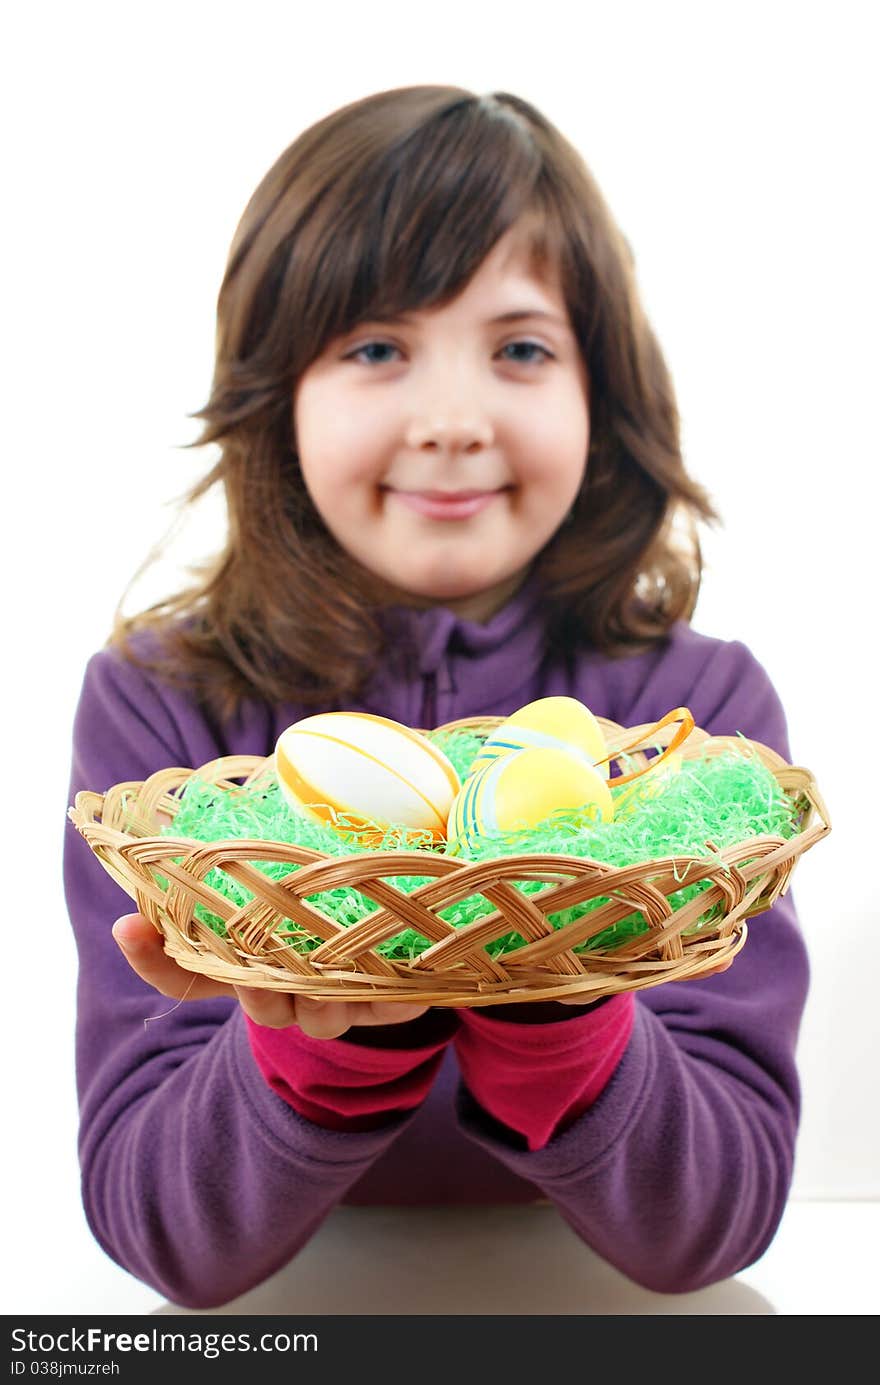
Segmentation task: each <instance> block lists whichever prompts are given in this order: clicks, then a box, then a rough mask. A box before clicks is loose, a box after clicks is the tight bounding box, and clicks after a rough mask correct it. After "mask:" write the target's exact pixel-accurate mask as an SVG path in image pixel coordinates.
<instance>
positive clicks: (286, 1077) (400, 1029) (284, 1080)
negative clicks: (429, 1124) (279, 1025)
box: [245, 1010, 457, 1130]
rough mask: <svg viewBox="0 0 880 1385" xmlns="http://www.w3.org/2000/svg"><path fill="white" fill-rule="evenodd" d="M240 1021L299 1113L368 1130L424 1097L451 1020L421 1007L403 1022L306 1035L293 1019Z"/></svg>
mask: <svg viewBox="0 0 880 1385" xmlns="http://www.w3.org/2000/svg"><path fill="white" fill-rule="evenodd" d="M245 1023H246V1025H247V1033H248V1039H249V1040H250V1046H251V1052H252V1053H253V1055H254V1059H255V1061H256V1064H257V1067H258V1068H259V1070H260V1072H261V1073H262V1075H263V1078H264V1080H265V1081H266V1082H267V1083H268V1084H269V1086H270V1087H271V1088H272V1090H273V1091H274V1092H275V1093H277V1095H278V1096H280V1097H281V1098H282V1100H283V1101H286V1102H287V1104H288V1105H289V1106H292V1107H293V1109H294V1110H295V1111H298V1112H299V1114H300V1115H301V1116H304V1117H305V1118H306V1120H310V1121H311V1122H312V1123H313V1124H314V1125H320V1126H323V1127H324V1128H325V1129H328V1130H374V1129H377V1128H378V1127H379V1126H382V1125H388V1124H391V1123H393V1122H394V1121H395V1120H397V1119H399V1117H400V1116H402V1115H405V1114H406V1113H407V1112H409V1111H412V1110H414V1109H415V1107H417V1106H418V1105H419V1104H420V1103H421V1102H422V1101H423V1100H424V1098H425V1096H427V1093H428V1090H429V1088H430V1086H431V1083H432V1081H433V1080H434V1077H435V1076H436V1074H437V1070H438V1068H439V1066H440V1063H441V1061H442V1057H443V1050H444V1049H445V1047H446V1045H447V1043H448V1042H449V1040H450V1038H451V1037H452V1033H453V1032H454V1029H455V1027H456V1025H457V1019H456V1018H455V1016H454V1015H453V1014H451V1013H449V1012H447V1013H446V1014H445V1015H443V1014H442V1013H441V1012H439V1011H431V1010H429V1011H428V1012H427V1013H426V1014H425V1015H423V1016H421V1018H420V1019H418V1020H414V1021H412V1022H410V1023H404V1024H401V1025H383V1026H376V1027H375V1028H372V1029H371V1028H369V1027H363V1028H359V1029H357V1030H355V1029H352V1030H349V1031H348V1032H349V1034H350V1035H351V1036H352V1038H351V1040H349V1038H348V1036H347V1035H346V1036H342V1037H340V1038H338V1039H313V1038H311V1037H310V1036H309V1035H308V1034H305V1033H303V1031H302V1030H301V1029H300V1028H299V1027H298V1026H297V1025H295V1024H294V1025H290V1026H289V1027H288V1028H286V1029H270V1028H267V1027H266V1026H265V1025H261V1024H255V1023H254V1021H253V1020H251V1019H250V1018H249V1017H248V1016H247V1015H245ZM373 1037H374V1043H375V1046H373V1045H371V1038H373ZM384 1043H387V1044H388V1045H389V1046H388V1047H384V1046H382V1045H383V1044H384ZM405 1045H408V1046H405Z"/></svg>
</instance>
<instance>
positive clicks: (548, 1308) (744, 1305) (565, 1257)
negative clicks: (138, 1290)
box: [152, 1202, 880, 1316]
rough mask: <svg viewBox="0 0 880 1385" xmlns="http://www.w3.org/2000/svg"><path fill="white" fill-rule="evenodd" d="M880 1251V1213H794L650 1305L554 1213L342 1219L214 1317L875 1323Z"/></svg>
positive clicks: (806, 1209)
mask: <svg viewBox="0 0 880 1385" xmlns="http://www.w3.org/2000/svg"><path fill="white" fill-rule="evenodd" d="M878 1247H880V1202H791V1203H789V1206H788V1208H787V1209H786V1212H785V1216H784V1218H783V1221H782V1223H781V1225H780V1228H779V1231H778V1232H777V1235H776V1237H775V1239H774V1241H773V1243H772V1245H771V1246H770V1247H769V1249H768V1250H767V1251H766V1252H765V1254H764V1255H763V1256H762V1257H761V1259H760V1260H759V1261H757V1262H756V1263H755V1264H754V1265H753V1266H751V1267H750V1268H749V1269H748V1270H745V1271H743V1272H742V1273H741V1274H739V1275H737V1276H736V1277H735V1278H733V1279H728V1280H724V1281H723V1282H722V1283H720V1284H715V1285H712V1286H710V1287H709V1288H706V1289H701V1290H699V1291H697V1292H695V1293H685V1294H657V1293H653V1292H651V1291H649V1290H646V1289H642V1288H640V1287H639V1286H638V1285H636V1284H633V1283H632V1281H630V1280H629V1279H627V1278H625V1276H623V1275H621V1274H620V1273H618V1271H617V1270H615V1269H613V1268H612V1267H611V1266H610V1265H608V1264H606V1263H605V1262H604V1261H603V1260H601V1259H599V1257H598V1256H597V1255H595V1254H594V1253H593V1252H592V1251H591V1250H590V1249H589V1247H587V1246H586V1245H584V1244H583V1243H582V1242H581V1241H580V1240H579V1239H578V1238H577V1236H575V1234H574V1232H573V1231H572V1230H571V1229H570V1227H568V1226H567V1225H566V1223H565V1222H564V1221H563V1220H562V1219H561V1217H560V1216H559V1214H558V1212H557V1211H556V1209H555V1208H554V1207H552V1206H550V1205H540V1206H526V1207H488V1208H471V1207H466V1208H462V1207H425V1208H412V1207H408V1208H397V1207H339V1208H337V1209H336V1210H335V1211H334V1212H332V1213H331V1214H330V1216H329V1217H328V1218H327V1220H326V1221H325V1222H324V1223H323V1225H322V1226H321V1227H320V1229H319V1230H318V1232H317V1233H316V1234H315V1236H314V1237H313V1238H312V1240H311V1241H310V1242H309V1243H308V1244H307V1245H306V1246H304V1247H303V1249H302V1251H301V1252H300V1253H299V1255H298V1256H296V1258H295V1259H294V1260H293V1261H291V1263H290V1264H289V1265H288V1266H286V1268H285V1269H284V1270H282V1271H280V1272H279V1273H278V1274H276V1275H274V1276H273V1277H272V1278H271V1279H269V1280H267V1281H266V1282H265V1283H264V1284H262V1285H261V1286H260V1287H259V1288H257V1289H254V1290H252V1291H251V1292H249V1293H247V1294H243V1295H242V1296H241V1297H240V1298H237V1299H235V1300H233V1301H232V1302H231V1303H228V1304H226V1305H224V1307H222V1308H217V1309H213V1310H210V1311H211V1312H212V1313H216V1314H223V1313H230V1314H231V1313H242V1314H249V1315H253V1316H259V1315H261V1314H275V1313H301V1314H304V1315H309V1314H347V1313H352V1314H396V1313H406V1314H453V1315H464V1314H467V1315H473V1314H478V1315H483V1314H485V1315H492V1314H520V1313H523V1314H525V1313H532V1314H540V1315H548V1316H549V1315H558V1314H578V1315H644V1314H652V1315H656V1314H704V1313H705V1314H715V1315H718V1314H785V1315H788V1314H809V1315H810V1316H813V1315H829V1314H842V1315H850V1314H875V1313H876V1312H877V1311H878V1309H880V1276H878V1271H877V1256H878ZM152 1312H153V1314H158V1315H175V1316H181V1315H186V1313H187V1310H186V1309H183V1308H179V1307H177V1306H175V1305H173V1304H168V1303H165V1304H160V1305H159V1306H158V1307H155V1308H154V1309H153V1310H152Z"/></svg>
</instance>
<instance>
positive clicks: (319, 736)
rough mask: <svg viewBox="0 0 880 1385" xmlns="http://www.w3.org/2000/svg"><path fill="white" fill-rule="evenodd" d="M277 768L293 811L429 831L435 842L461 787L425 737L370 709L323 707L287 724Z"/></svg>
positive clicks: (332, 821)
mask: <svg viewBox="0 0 880 1385" xmlns="http://www.w3.org/2000/svg"><path fill="white" fill-rule="evenodd" d="M275 768H276V772H277V775H278V784H279V787H280V789H281V792H282V793H283V795H284V797H285V799H286V800H287V802H288V803H289V804H290V806H291V808H293V809H294V811H295V812H298V813H304V814H305V815H306V816H307V817H310V818H312V819H314V820H317V821H318V822H323V823H324V824H325V825H327V826H331V827H337V826H338V827H340V828H341V829H342V830H345V829H346V828H347V827H349V826H350V825H352V823H354V825H355V826H356V827H362V826H364V825H367V826H373V825H374V824H376V825H378V826H380V827H387V826H388V825H390V824H394V825H398V824H400V825H403V826H405V827H410V828H414V829H422V830H424V829H427V830H428V831H430V832H431V834H432V836H433V837H434V839H435V840H437V841H442V840H443V839H444V838H445V835H446V820H447V817H448V815H449V809H450V807H451V806H452V801H453V799H454V798H455V795H456V794H457V793H458V791H459V789H460V787H461V781H460V780H459V777H458V775H457V774H456V771H455V769H454V768H453V766H452V764H451V763H450V761H449V760H448V759H447V758H446V756H445V755H444V754H443V752H442V751H441V750H439V749H438V748H437V746H436V745H434V744H433V743H432V742H431V741H429V740H428V738H427V737H426V736H423V735H421V734H420V732H418V731H413V730H411V728H410V727H408V726H404V725H402V724H401V723H400V722H397V721H392V720H390V718H388V717H380V716H374V715H372V714H371V713H369V712H319V713H317V714H316V715H314V716H309V717H304V718H303V719H302V721H298V722H295V723H294V725H293V726H288V728H287V730H286V731H282V733H281V735H280V736H279V738H278V742H277V744H276V746H275ZM338 814H343V815H344V816H345V821H344V822H337V815H338Z"/></svg>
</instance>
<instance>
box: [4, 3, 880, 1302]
mask: <svg viewBox="0 0 880 1385" xmlns="http://www.w3.org/2000/svg"><path fill="white" fill-rule="evenodd" d="M432 13H433V15H434V18H430V15H431V14H432ZM876 18H877V14H876V7H875V6H874V5H872V4H870V3H864V4H859V3H839V0H838V2H837V3H834V4H831V3H821V4H810V3H801V4H795V3H780V2H779V0H776V2H775V3H774V0H763V2H762V3H755V2H754V0H748V3H744V2H743V0H738V3H736V4H732V3H731V4H721V3H713V4H705V3H696V2H695V3H682V2H681V0H672V2H671V3H670V2H669V0H667V2H666V3H664V4H662V5H655V4H650V3H644V4H642V3H627V2H626V0H624V3H617V4H613V5H609V4H607V3H605V2H604V0H603V3H584V0H581V3H580V4H578V5H570V4H563V3H560V0H543V3H542V4H540V5H535V4H533V3H528V4H518V3H512V0H507V3H504V4H500V3H482V4H476V5H475V4H473V3H466V4H462V3H449V2H448V0H447V3H444V4H443V5H442V6H438V7H436V10H434V11H431V10H425V9H420V8H419V7H417V6H416V7H414V6H412V5H411V4H403V3H399V0H394V2H391V0H389V2H388V3H385V4H384V5H381V6H360V5H358V6H352V7H350V8H349V7H348V6H345V5H342V6H339V5H336V6H332V7H325V6H320V5H316V6H311V5H295V4H282V3H274V4H273V3H268V2H266V0H262V2H260V0H257V2H256V3H249V4H248V5H246V6H245V5H243V4H232V3H212V4H207V3H186V0H182V3H176V4H174V5H171V4H156V3H151V4H149V5H147V4H140V5H139V4H133V5H126V6H116V5H111V4H109V3H108V4H105V5H102V4H97V3H84V4H83V3H81V4H78V5H75V6H69V7H68V6H66V5H62V4H60V3H59V4H33V5H31V6H29V7H27V9H26V10H25V9H22V10H21V11H20V13H19V15H18V17H17V18H16V19H15V20H14V21H12V22H11V24H9V23H8V24H7V35H8V37H7V45H6V49H7V51H6V59H5V72H4V76H3V82H2V84H0V87H2V101H3V106H4V111H3V115H4V117H5V118H4V121H3V129H4V133H5V141H4V145H5V147H4V165H5V168H4V194H5V196H4V202H5V207H6V210H5V212H4V217H3V223H2V225H3V238H4V241H5V245H4V253H3V266H4V270H5V274H4V279H5V286H4V295H3V297H4V311H3V319H4V331H3V333H2V352H3V380H4V384H5V386H6V390H5V391H4V393H5V403H4V415H3V422H4V428H3V443H4V448H3V450H4V461H5V467H4V480H3V485H4V489H5V494H6V497H7V499H6V503H5V505H4V514H5V516H6V523H5V525H4V543H3V545H2V552H3V563H4V593H5V597H6V603H5V650H6V659H5V679H4V682H5V689H4V696H5V708H6V717H5V722H4V724H5V726H6V728H7V731H8V733H9V735H10V741H9V743H8V744H7V746H6V747H5V752H4V755H3V765H4V770H5V793H4V794H3V800H4V815H5V818H6V823H5V834H4V838H5V844H6V853H5V859H6V862H7V869H8V871H9V874H8V877H7V885H6V889H7V895H6V899H7V908H6V916H5V925H6V927H5V939H4V948H3V956H4V963H5V969H6V985H5V988H4V991H5V1001H6V1004H5V1006H4V1020H5V1022H6V1024H7V1026H8V1032H7V1036H6V1042H5V1046H4V1053H5V1063H4V1106H5V1110H6V1114H7V1125H6V1132H7V1133H6V1139H5V1141H4V1148H3V1188H4V1194H5V1197H4V1202H5V1206H4V1232H5V1240H6V1244H7V1247H9V1248H11V1249H10V1250H8V1251H7V1256H8V1258H7V1263H6V1265H5V1267H4V1268H5V1270H7V1271H8V1272H9V1274H8V1277H9V1281H10V1282H9V1284H8V1286H7V1287H6V1288H5V1289H4V1291H3V1296H2V1301H0V1311H2V1312H4V1313H7V1314H8V1313H12V1312H22V1313H51V1312H72V1313H87V1312H90V1311H107V1312H128V1311H131V1312H149V1311H150V1309H151V1308H152V1307H154V1306H155V1305H156V1304H158V1303H159V1302H160V1300H159V1298H158V1297H157V1296H156V1295H155V1294H154V1293H153V1292H152V1291H151V1290H149V1289H147V1288H145V1286H143V1285H141V1284H139V1283H138V1282H137V1281H136V1280H134V1279H132V1278H131V1276H129V1275H128V1274H127V1273H126V1272H125V1271H123V1270H121V1269H119V1268H118V1267H117V1266H116V1265H114V1264H113V1263H112V1262H111V1261H109V1260H108V1259H107V1257H106V1256H105V1255H104V1254H103V1252H102V1251H100V1250H99V1249H98V1248H97V1246H96V1245H95V1243H94V1242H93V1240H92V1237H91V1233H90V1232H89V1230H88V1227H87V1226H86V1223H85V1221H84V1218H83V1216H82V1212H81V1210H80V1204H79V1189H78V1172H77V1164H76V1150H75V1139H76V1103H75V1092H74V1080H73V1023H74V986H75V978H76V957H75V951H74V947H73V943H72V939H71V935H70V931H69V924H68V921H67V916H66V911H65V906H64V899H63V894H62V888H61V873H60V853H61V844H62V838H63V833H64V831H65V830H67V829H66V823H65V810H66V807H67V803H66V792H67V778H68V772H69V739H70V731H71V723H72V718H73V713H74V708H75V704H76V699H77V696H78V693H79V687H80V681H81V678H82V672H83V668H84V664H85V661H86V659H87V658H88V656H89V655H90V654H91V653H92V652H93V651H94V650H95V649H97V648H98V647H100V645H102V644H103V643H104V641H105V639H106V637H107V635H108V633H109V628H110V621H111V617H112V612H113V609H114V607H115V605H116V602H117V600H118V598H119V597H120V595H121V593H122V591H123V589H124V587H125V585H126V584H127V583H128V581H129V580H130V579H131V577H132V576H133V574H134V572H135V570H136V569H137V568H138V566H139V565H140V564H141V562H142V560H143V559H144V557H145V556H146V554H147V552H148V550H149V549H150V548H151V547H152V545H153V544H154V543H155V542H156V541H157V540H158V539H160V538H161V536H162V535H163V533H165V532H166V531H167V529H168V527H169V525H170V524H171V523H172V521H173V518H174V513H175V512H174V505H173V502H174V500H175V498H176V497H177V496H179V495H180V494H182V492H183V491H184V490H185V489H186V488H187V487H188V486H189V485H191V484H192V483H193V481H194V480H195V479H196V477H197V476H199V475H201V474H202V473H203V472H204V471H205V470H207V469H208V467H209V466H210V464H211V463H212V462H213V460H214V452H213V449H208V450H207V454H206V453H204V452H203V453H199V452H189V453H185V452H183V451H181V450H180V448H181V447H182V445H183V444H185V443H187V442H189V441H191V440H192V439H193V438H194V437H195V436H196V433H197V431H198V430H197V425H196V422H195V421H193V420H190V419H188V418H187V417H186V415H187V414H188V413H191V412H192V411H194V410H196V409H198V408H200V407H202V405H203V404H204V403H205V401H206V399H207V395H208V389H209V384H210V376H211V367H212V360H211V353H212V347H213V332H214V311H215V301H216V294H217V290H218V288H219V283H220V278H221V275H222V271H223V267H224V263H225V258H226V254H227V251H228V247H229V242H230V239H231V236H232V233H233V231H234V228H235V225H236V223H237V221H238V218H239V216H240V215H241V212H242V210H243V208H244V205H245V203H246V201H247V199H248V198H249V196H250V194H251V192H252V191H253V188H254V187H255V186H256V184H257V182H258V181H259V179H260V178H261V177H262V176H263V174H264V173H265V171H266V170H267V169H268V168H269V166H270V165H271V164H272V163H273V162H274V160H275V159H276V158H277V156H278V155H279V154H280V153H281V151H282V150H283V149H284V148H285V147H286V146H287V145H288V144H289V143H290V142H291V141H292V140H293V139H295V138H296V136H297V135H298V134H300V133H301V132H302V131H303V130H304V129H305V128H306V127H307V126H308V125H310V124H311V123H313V122H314V121H315V120H317V119H319V118H321V117H322V116H324V115H325V114H327V113H329V112H330V111H331V110H333V109H335V108H336V107H338V106H340V105H343V104H345V103H347V102H349V101H351V100H354V99H357V98H359V97H361V96H365V95H367V94H369V93H371V92H374V91H379V90H382V89H384V88H389V87H395V86H408V85H412V84H416V83H421V82H425V83H440V84H451V85H457V86H463V87H466V88H469V89H470V90H472V91H475V92H477V93H483V92H488V91H492V90H508V91H511V92H514V93H516V94H518V95H520V96H522V97H525V98H526V99H527V100H529V101H531V102H533V103H534V104H535V105H537V106H538V107H539V108H540V109H541V110H542V111H543V112H544V113H545V114H546V115H547V116H548V117H549V118H550V119H551V120H552V121H553V122H554V123H555V124H556V125H557V126H558V127H559V128H560V129H561V130H562V131H563V133H564V134H566V135H567V137H568V138H569V139H570V140H571V141H572V142H573V143H574V144H575V145H576V146H577V147H578V148H579V149H580V151H581V152H582V154H583V155H584V157H585V159H586V161H587V163H588V165H589V166H590V168H591V169H592V171H593V173H594V174H595V175H596V177H597V179H598V181H599V184H600V186H601V187H602V188H603V190H604V192H605V195H606V197H607V199H608V201H609V203H610V205H611V208H612V210H613V212H614V214H615V215H616V217H617V219H618V221H619V223H620V225H621V227H622V229H623V230H624V233H625V234H626V236H627V238H628V239H629V241H630V243H631V244H632V246H633V248H634V250H635V253H636V258H637V270H638V276H639V281H640V284H641V288H642V292H643V296H644V300H645V304H646V307H647V310H648V313H649V316H650V317H651V319H652V322H653V324H654V327H655V329H656V331H657V333H658V336H659V338H660V341H661V345H662V346H663V349H664V351H665V354H666V357H667V360H668V362H669V365H670V368H671V370H672V373H673V377H674V380H675V384H676V388H677V392H678V399H679V405H680V409H681V415H682V420H683V429H684V444H685V457H686V462H687V464H688V466H689V468H690V470H691V471H692V472H693V474H694V475H695V476H696V477H697V478H698V479H700V480H701V481H702V482H703V483H704V484H705V485H706V486H707V487H708V489H709V491H710V493H711V495H712V496H713V498H714V500H715V502H716V504H717V507H718V508H719V509H720V511H721V514H722V516H723V517H724V520H725V526H724V528H723V529H720V530H718V531H715V532H712V531H709V532H708V533H707V532H706V531H703V544H704V552H705V555H706V559H707V564H706V575H705V581H704V589H703V593H702V594H701V597H700V602H699V606H698V609H697V613H696V616H695V619H694V622H693V623H694V625H695V626H696V628H697V629H699V630H701V631H703V632H705V633H707V634H711V635H715V636H719V637H722V638H731V639H741V640H744V641H745V642H746V643H747V644H748V645H749V646H750V647H751V649H752V650H753V651H754V653H755V654H756V655H757V656H758V658H759V659H760V660H761V661H762V662H763V663H764V665H765V667H766V668H767V670H768V672H769V673H770V675H771V677H772V678H773V680H774V682H775V683H776V686H777V688H778V690H779V692H780V695H781V696H782V699H783V702H784V704H785V706H786V709H787V712H788V717H789V729H790V737H791V744H792V753H793V758H794V760H795V762H796V763H802V764H806V765H808V766H809V767H810V768H811V769H812V770H813V772H814V773H815V775H816V777H817V780H818V783H819V785H820V788H821V789H822V791H823V793H824V795H825V798H826V800H827V803H828V806H829V809H830V813H831V818H832V822H833V825H834V830H833V833H832V835H831V836H830V837H829V838H828V839H827V840H826V841H824V842H822V843H820V845H819V846H818V847H817V848H816V849H815V850H814V852H812V853H810V854H808V855H807V856H805V857H804V858H803V859H802V861H801V862H800V863H799V865H798V868H797V872H796V875H795V881H794V888H793V893H794V897H795V899H796V902H797V905H798V908H799V913H800V917H801V920H802V923H803V927H804V930H805V932H806V935H807V939H808V943H809V947H810V952H811V957H812V968H813V982H812V990H811V994H810V1000H809V1005H808V1009H807V1013H806V1017H805V1022H804V1027H803V1031H802V1042H801V1048H800V1061H801V1067H802V1074H803V1084H804V1115H803V1126H802V1135H801V1140H800V1146H799V1153H798V1161H797V1168H796V1177H795V1201H796V1202H797V1201H801V1202H803V1201H810V1200H821V1201H823V1202H835V1201H838V1200H840V1201H852V1200H866V1201H868V1200H876V1199H878V1198H880V1159H878V1150H880V1128H878V1115H877V1106H878V1103H877V1085H876V1052H877V1042H878V1038H880V1026H878V1022H877V1001H876V983H875V975H874V968H875V966H876V953H875V949H876V948H877V947H878V942H877V937H878V923H880V918H878V907H877V902H876V890H875V889H874V887H873V883H872V882H873V878H874V877H873V871H874V868H875V864H876V856H877V848H876V845H875V843H876V826H875V823H876V808H875V803H876V786H877V783H878V767H877V738H876V734H875V731H876V720H877V712H878V699H877V693H876V670H877V658H876V654H875V652H874V649H873V645H874V642H875V638H876V635H875V632H876V627H877V600H876V586H875V582H876V577H875V573H876V568H875V561H876V555H877V549H878V542H877V524H878V504H877V502H878V485H877V473H878V463H880V455H878V450H880V449H878V427H877V383H876V382H877V375H878V351H877V331H878V328H877V322H878V310H880V295H878V271H877V254H876V252H877V245H878V243H880V225H878V215H877V210H876V205H877V203H876V135H877V129H878V114H880V112H878V106H877V101H876V96H874V95H872V89H873V90H874V91H876V67H875V55H876V50H875V48H874V45H873V41H872V38H873V36H872V33H871V30H872V26H873V23H874V21H876ZM10 28H11V29H12V32H11V34H9V29H10ZM10 40H11V42H10ZM221 520H222V514H221V511H220V508H219V505H218V504H217V503H216V502H215V503H205V504H203V506H202V509H201V511H200V513H199V515H198V516H197V517H196V519H195V521H191V522H190V523H189V524H188V525H187V526H185V527H184V529H183V530H182V531H180V532H179V533H178V535H177V538H176V539H175V541H174V542H173V544H172V546H171V549H170V554H169V557H168V558H167V559H166V561H165V562H164V564H163V565H162V566H160V568H159V569H158V570H157V571H155V572H153V573H151V574H150V576H149V578H148V579H147V580H144V581H142V582H141V583H140V584H139V585H138V587H137V588H136V590H135V593H134V595H133V597H132V599H131V600H130V601H129V603H128V608H129V609H134V607H135V605H145V604H148V602H149V601H152V600H155V599H157V597H158V596H159V595H163V594H165V593H166V592H168V591H170V590H171V589H173V587H174V586H175V582H176V580H177V578H178V577H179V576H181V575H182V572H183V566H182V565H183V564H185V563H187V562H189V561H192V560H194V559H195V558H199V557H201V556H203V555H204V554H206V553H208V552H210V551H212V550H213V548H214V547H215V546H216V544H217V543H218V542H219V534H220V523H221ZM97 787H100V786H97ZM754 926H755V927H760V922H759V921H756V922H755V924H754ZM817 1255H820V1256H821V1245H820V1246H819V1247H817ZM854 1272H855V1271H853V1273H854ZM843 1273H844V1275H845V1269H844V1271H843ZM859 1273H860V1275H861V1274H862V1271H860V1272H859ZM844 1287H846V1284H845V1280H844ZM850 1301H851V1302H852V1301H855V1300H850ZM794 1311H799V1310H798V1309H795V1310H794ZM800 1311H803V1310H800ZM810 1311H817V1310H816V1309H815V1308H813V1309H811V1310H810ZM818 1311H821V1309H820V1310H818ZM830 1311H847V1310H846V1309H845V1308H844V1309H835V1308H833V1307H832V1308H831V1309H830Z"/></svg>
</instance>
